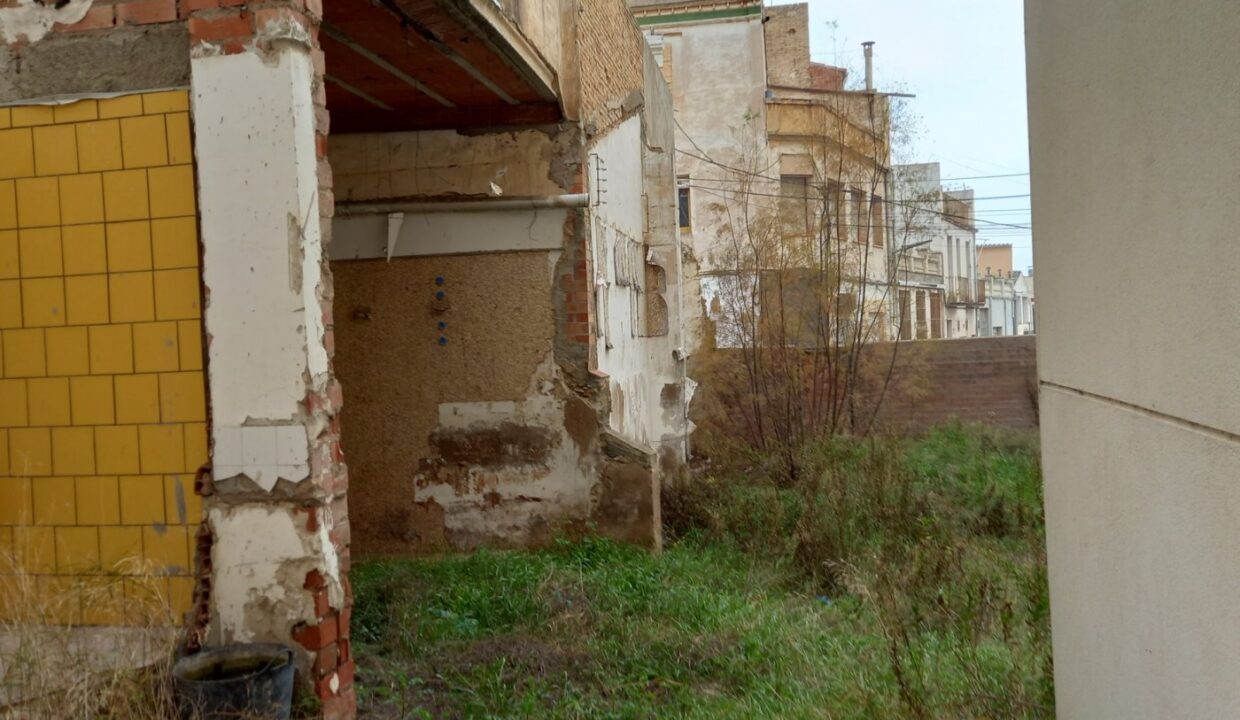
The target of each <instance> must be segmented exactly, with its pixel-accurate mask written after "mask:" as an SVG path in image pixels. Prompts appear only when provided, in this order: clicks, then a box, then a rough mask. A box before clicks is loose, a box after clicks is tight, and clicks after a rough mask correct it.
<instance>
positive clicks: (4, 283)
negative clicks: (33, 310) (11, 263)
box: [0, 280, 22, 360]
mask: <svg viewBox="0 0 1240 720" xmlns="http://www.w3.org/2000/svg"><path fill="white" fill-rule="evenodd" d="M21 326H22V283H21V281H20V280H0V328H19V327H21ZM2 359H3V358H0V360H2Z"/></svg>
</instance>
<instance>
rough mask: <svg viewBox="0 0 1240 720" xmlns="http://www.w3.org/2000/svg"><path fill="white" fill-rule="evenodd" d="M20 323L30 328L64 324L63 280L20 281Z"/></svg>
mask: <svg viewBox="0 0 1240 720" xmlns="http://www.w3.org/2000/svg"><path fill="white" fill-rule="evenodd" d="M22 322H23V324H24V325H25V326H26V327H30V328H33V327H49V326H51V325H64V324H65V281H64V278H58V277H51V278H31V279H29V280H22Z"/></svg>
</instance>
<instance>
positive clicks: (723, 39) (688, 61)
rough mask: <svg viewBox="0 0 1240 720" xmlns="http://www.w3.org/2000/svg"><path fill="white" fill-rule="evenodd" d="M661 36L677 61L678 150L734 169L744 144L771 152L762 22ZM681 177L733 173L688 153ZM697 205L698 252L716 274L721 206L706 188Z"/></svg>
mask: <svg viewBox="0 0 1240 720" xmlns="http://www.w3.org/2000/svg"><path fill="white" fill-rule="evenodd" d="M657 32H658V33H659V34H662V35H663V36H664V37H663V42H664V45H665V47H667V48H671V53H672V74H673V77H672V85H673V93H674V95H676V96H677V106H676V107H677V112H676V121H677V123H678V128H677V133H676V147H677V148H678V149H680V150H685V151H687V152H691V153H693V154H694V155H702V154H703V153H705V156H706V157H710V158H711V159H713V160H716V161H717V162H720V163H723V164H730V165H737V164H739V161H740V159H741V158H740V153H738V150H737V148H738V138H739V137H740V136H742V135H744V136H749V137H756V138H758V140H759V142H760V144H761V145H762V146H763V147H764V146H765V140H766V122H765V101H764V96H765V91H766V54H765V50H764V45H763V37H762V23H761V18H760V16H753V17H747V18H741V19H738V20H729V21H726V22H709V23H702V24H696V25H687V24H684V25H676V26H669V27H666V28H660V29H658V30H657ZM747 116H752V119H751V120H748V119H747ZM763 164H766V163H763ZM676 173H677V174H678V175H689V176H690V177H691V178H692V179H695V180H696V179H698V178H702V179H705V178H712V177H716V178H718V177H725V176H726V175H727V171H726V170H724V169H722V168H719V167H716V166H714V165H711V164H709V163H705V162H702V161H701V160H698V159H696V158H693V157H691V156H689V155H685V154H683V153H677V156H676ZM695 184H703V185H708V184H709V185H718V184H719V183H696V182H695ZM776 189H778V188H776ZM690 198H691V200H692V203H693V233H692V235H691V238H692V248H693V252H694V255H695V256H696V258H697V260H698V262H699V264H700V265H701V270H702V271H703V272H709V271H710V270H711V269H713V268H714V266H713V265H712V263H711V259H710V256H711V254H712V253H711V249H712V247H713V245H714V243H715V235H716V229H717V227H718V222H717V220H716V219H715V218H714V217H713V216H714V215H715V213H714V212H712V211H711V210H710V205H711V204H714V203H718V202H720V201H721V198H719V197H718V196H716V195H712V194H711V193H710V192H708V191H706V190H703V189H701V188H693V189H692V190H691V192H690Z"/></svg>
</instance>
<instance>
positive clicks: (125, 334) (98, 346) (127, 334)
mask: <svg viewBox="0 0 1240 720" xmlns="http://www.w3.org/2000/svg"><path fill="white" fill-rule="evenodd" d="M131 372H133V333H132V332H131V331H130V326H129V325H95V326H92V327H91V328H90V373H91V374H92V375H127V374H129V373H131Z"/></svg>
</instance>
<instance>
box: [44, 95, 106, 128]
mask: <svg viewBox="0 0 1240 720" xmlns="http://www.w3.org/2000/svg"><path fill="white" fill-rule="evenodd" d="M52 116H53V117H54V118H55V120H56V122H57V123H76V122H85V121H87V120H94V119H95V118H97V117H99V107H98V103H97V102H95V101H94V100H78V101H76V102H71V103H65V104H64V105H57V106H55V107H54V108H52Z"/></svg>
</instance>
